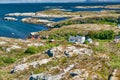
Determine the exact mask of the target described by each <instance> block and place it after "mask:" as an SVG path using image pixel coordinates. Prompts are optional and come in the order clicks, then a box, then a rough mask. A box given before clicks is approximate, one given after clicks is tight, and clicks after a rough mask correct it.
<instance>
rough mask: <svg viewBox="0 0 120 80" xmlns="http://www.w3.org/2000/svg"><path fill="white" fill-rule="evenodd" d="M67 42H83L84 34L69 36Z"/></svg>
mask: <svg viewBox="0 0 120 80" xmlns="http://www.w3.org/2000/svg"><path fill="white" fill-rule="evenodd" d="M69 42H73V43H75V42H78V43H81V44H83V43H84V42H85V37H84V36H76V37H74V36H70V38H69Z"/></svg>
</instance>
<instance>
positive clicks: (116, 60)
mask: <svg viewBox="0 0 120 80" xmlns="http://www.w3.org/2000/svg"><path fill="white" fill-rule="evenodd" d="M110 59H111V60H110V65H111V66H112V68H114V69H115V68H120V55H118V54H113V53H111V55H110Z"/></svg>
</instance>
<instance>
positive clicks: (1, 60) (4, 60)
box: [0, 57, 16, 66]
mask: <svg viewBox="0 0 120 80" xmlns="http://www.w3.org/2000/svg"><path fill="white" fill-rule="evenodd" d="M15 61H16V58H13V57H0V66H4V65H8V64H12V63H14V62H15Z"/></svg>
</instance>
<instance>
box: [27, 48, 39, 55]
mask: <svg viewBox="0 0 120 80" xmlns="http://www.w3.org/2000/svg"><path fill="white" fill-rule="evenodd" d="M38 51H39V49H38V48H37V47H35V46H31V47H29V48H28V49H27V50H26V51H25V53H27V54H35V53H37V52H38Z"/></svg>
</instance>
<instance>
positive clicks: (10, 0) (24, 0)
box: [0, 0, 120, 3]
mask: <svg viewBox="0 0 120 80" xmlns="http://www.w3.org/2000/svg"><path fill="white" fill-rule="evenodd" d="M82 1H86V0H0V3H32V2H34V3H38V2H39V3H42V2H82ZM89 1H108V2H111V1H120V0H89Z"/></svg>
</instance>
